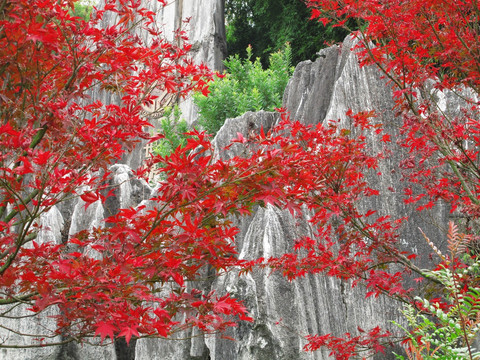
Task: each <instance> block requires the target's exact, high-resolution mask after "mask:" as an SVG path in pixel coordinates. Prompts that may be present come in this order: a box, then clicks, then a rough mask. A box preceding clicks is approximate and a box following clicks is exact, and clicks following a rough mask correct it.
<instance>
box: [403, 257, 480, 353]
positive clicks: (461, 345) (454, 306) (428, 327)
mask: <svg viewBox="0 0 480 360" xmlns="http://www.w3.org/2000/svg"><path fill="white" fill-rule="evenodd" d="M479 268H480V263H479V262H475V263H473V264H472V265H470V266H468V267H466V268H464V269H456V270H454V271H452V270H451V269H449V268H446V267H440V268H439V269H437V270H434V271H430V272H428V274H429V277H430V278H432V279H434V280H436V281H438V282H440V283H441V284H442V285H443V287H444V289H445V292H446V300H447V304H443V305H442V306H440V305H439V303H437V302H435V303H434V302H432V301H430V302H429V301H428V300H426V299H421V298H418V297H417V298H416V300H417V302H418V303H419V304H421V306H422V307H423V308H424V309H425V311H424V312H423V313H421V312H418V311H416V310H415V309H414V308H413V306H412V305H406V306H405V307H404V310H403V311H402V313H403V314H404V316H405V318H406V320H407V323H408V328H409V329H410V330H407V329H405V328H404V327H403V326H401V325H400V324H397V323H395V324H396V325H397V326H398V327H400V328H401V329H403V330H405V332H406V333H407V336H408V342H407V344H408V347H407V348H406V351H407V356H408V359H416V360H433V359H441V360H456V359H458V360H460V359H461V360H463V359H471V360H473V359H480V352H475V350H474V349H473V348H472V347H471V344H472V342H473V340H474V338H475V337H476V336H477V334H478V333H479V330H480V288H474V287H471V286H470V287H468V288H467V290H465V289H464V286H462V285H461V284H460V282H461V280H462V279H464V278H470V277H472V276H473V277H477V275H478V272H479ZM445 305H446V306H445ZM395 355H396V358H397V359H399V360H405V359H406V358H405V357H404V356H402V355H398V354H395Z"/></svg>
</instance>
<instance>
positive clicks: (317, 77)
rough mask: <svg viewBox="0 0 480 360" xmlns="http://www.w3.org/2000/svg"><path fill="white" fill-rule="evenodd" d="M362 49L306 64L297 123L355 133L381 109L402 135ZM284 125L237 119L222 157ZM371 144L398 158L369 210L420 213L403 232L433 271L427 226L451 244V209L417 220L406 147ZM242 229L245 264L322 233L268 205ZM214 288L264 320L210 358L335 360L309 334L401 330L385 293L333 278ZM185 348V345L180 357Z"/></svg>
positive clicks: (210, 341) (256, 277)
mask: <svg viewBox="0 0 480 360" xmlns="http://www.w3.org/2000/svg"><path fill="white" fill-rule="evenodd" d="M354 44H355V43H354V40H353V39H347V40H346V41H345V43H344V44H343V45H342V46H334V47H331V48H328V49H325V50H322V51H321V52H320V55H321V56H320V57H319V58H318V59H317V60H316V61H315V62H310V61H307V62H303V63H300V64H299V65H298V66H297V68H296V71H295V73H294V75H293V77H292V79H291V80H290V82H289V84H288V86H287V89H286V90H285V95H284V106H285V107H286V108H287V110H288V111H289V112H290V114H291V118H292V119H295V120H299V121H301V122H303V123H306V124H317V123H322V122H326V121H329V120H340V121H341V124H342V125H343V126H346V127H349V126H350V125H349V123H348V119H347V118H346V116H345V112H346V111H347V110H348V109H352V110H353V111H354V112H358V111H361V110H370V109H375V110H376V111H377V113H378V114H379V121H382V122H383V123H384V124H386V127H387V130H388V131H389V132H390V133H392V134H393V135H394V136H395V134H396V133H398V129H397V127H398V125H399V119H397V118H395V114H394V113H393V111H392V108H393V106H394V103H393V100H392V92H391V89H390V88H389V87H388V86H387V85H386V83H385V81H384V80H383V79H382V78H381V76H380V73H379V72H378V71H377V70H376V69H375V68H372V67H367V68H360V67H359V65H358V60H357V58H356V56H355V55H354V53H353V52H352V51H351V48H352V47H353V46H354ZM276 119H278V118H275V115H274V114H269V113H264V112H260V113H247V114H245V115H244V116H241V117H239V118H236V119H228V120H227V121H226V123H225V125H224V127H223V128H222V129H221V130H220V131H219V133H218V134H217V137H216V138H215V139H214V144H215V146H216V149H217V150H218V151H219V154H220V155H219V156H222V157H224V158H231V157H232V156H235V155H240V156H245V155H246V154H245V153H244V149H243V148H242V147H241V146H240V145H238V146H237V145H236V146H235V147H231V148H230V149H229V150H228V151H224V150H222V149H223V148H224V147H225V146H226V145H228V143H229V141H231V140H232V139H234V138H236V137H237V132H240V133H242V134H243V135H244V136H248V134H249V131H250V128H251V127H254V128H255V129H258V128H259V127H260V126H264V128H266V129H268V128H270V127H271V126H272V125H273V124H274V123H275V122H276ZM267 124H268V125H267ZM352 131H355V129H353V128H352ZM367 142H368V145H369V147H370V148H371V149H372V151H373V152H378V151H387V150H389V151H391V154H392V155H391V156H389V157H387V158H386V159H385V160H383V161H382V162H381V164H380V168H379V170H378V171H380V172H381V173H382V175H381V176H377V175H376V174H370V175H369V180H370V182H371V185H372V187H374V188H379V189H380V190H381V191H380V192H381V193H382V194H387V195H382V196H380V197H376V198H375V197H372V198H369V199H367V200H366V201H365V202H364V203H362V204H361V206H362V207H363V208H365V209H376V210H378V212H379V214H380V215H386V214H390V215H392V216H394V217H401V216H405V215H408V216H411V218H410V220H409V222H408V223H407V224H405V225H404V227H403V228H402V235H401V241H402V245H403V246H405V248H407V249H409V250H410V251H414V252H415V253H417V254H418V255H419V258H420V262H419V264H420V265H421V266H422V265H423V266H424V265H426V262H427V261H428V256H427V254H429V253H430V249H429V247H428V245H427V244H426V243H425V242H424V241H423V240H422V236H421V234H420V232H419V230H418V227H419V226H420V227H421V228H422V230H423V231H424V232H425V233H427V234H428V235H429V236H430V237H431V238H435V239H441V238H443V237H444V236H443V234H444V232H443V229H441V227H440V226H438V224H445V223H446V222H447V219H448V209H447V208H446V207H439V208H436V209H435V210H434V211H432V212H430V213H423V214H422V216H421V217H420V216H417V215H415V214H414V209H412V208H409V207H407V206H406V205H405V204H404V203H403V201H402V200H403V195H402V191H401V181H400V176H401V175H400V174H399V173H398V172H397V171H396V170H397V168H398V161H399V159H400V158H401V157H402V155H403V153H402V150H401V149H400V148H398V147H397V146H396V145H395V144H392V145H390V148H389V149H384V148H382V146H384V145H383V144H382V143H381V142H379V141H378V139H376V138H374V137H371V138H368V139H367ZM389 189H393V190H389ZM238 227H239V229H240V230H241V231H240V234H239V235H238V236H237V239H236V244H237V247H238V252H239V254H240V257H241V258H245V259H252V258H256V257H259V256H264V257H268V256H279V255H281V254H282V253H284V252H286V251H289V250H290V249H291V247H292V244H293V241H294V239H295V238H298V237H300V236H302V235H311V234H312V230H311V229H310V228H309V226H308V224H307V222H306V219H300V220H299V219H293V218H292V217H291V216H290V214H289V213H288V212H287V211H283V210H281V209H277V208H273V207H271V206H268V207H267V208H264V209H258V211H257V212H256V213H255V214H254V215H252V216H251V217H249V218H246V219H242V220H241V221H240V222H239V223H238ZM212 289H214V290H216V291H218V292H219V293H224V292H229V293H231V294H232V295H233V296H235V297H237V298H239V299H242V300H243V301H244V302H245V305H246V306H247V308H248V309H249V310H250V311H251V313H252V316H253V317H254V318H255V321H254V323H253V324H249V323H241V324H240V325H239V326H238V327H237V328H235V329H232V330H231V331H230V332H229V333H228V334H227V335H229V336H232V337H233V338H235V339H236V341H230V340H225V339H222V338H221V337H219V336H218V337H215V336H212V337H207V338H206V339H205V343H206V345H207V347H208V348H209V353H210V359H217V360H219V359H226V358H228V359H232V360H233V359H235V360H261V359H269V360H270V359H278V360H287V359H318V360H320V359H321V360H323V359H325V360H326V359H329V358H330V357H329V356H328V355H329V354H328V351H317V352H314V353H307V352H304V351H303V350H302V348H303V346H304V345H305V343H306V341H305V339H304V336H305V335H307V334H328V333H331V334H333V335H337V336H341V335H342V334H343V333H345V332H350V333H352V334H356V333H358V330H357V326H360V327H362V328H364V329H370V328H374V327H376V326H377V325H380V326H382V327H387V328H392V325H391V323H390V322H391V321H392V320H396V321H399V319H400V318H401V315H400V314H399V309H400V308H401V305H399V304H398V303H396V302H394V301H391V300H390V299H388V298H384V297H380V298H379V299H371V298H369V299H366V298H365V293H366V291H365V289H364V288H362V287H355V288H352V287H351V284H350V283H342V282H340V281H337V280H334V279H331V278H326V277H324V276H307V277H305V278H303V279H299V280H296V281H294V282H292V283H290V282H288V281H287V280H286V279H285V278H283V277H282V276H281V274H278V273H273V274H271V273H269V272H267V271H261V270H257V271H254V272H253V273H251V274H249V275H246V276H242V277H238V276H237V275H236V274H234V273H230V274H228V275H226V276H224V277H221V278H218V279H216V280H215V282H214V283H213V285H212ZM393 330H395V329H393ZM181 347H182V345H181V344H179V345H178V348H177V350H176V351H177V353H179V351H180V350H179V349H180V348H181ZM397 351H398V349H397ZM144 358H146V357H144ZM375 358H376V359H393V355H392V354H391V353H388V354H379V355H377V356H376V357H375Z"/></svg>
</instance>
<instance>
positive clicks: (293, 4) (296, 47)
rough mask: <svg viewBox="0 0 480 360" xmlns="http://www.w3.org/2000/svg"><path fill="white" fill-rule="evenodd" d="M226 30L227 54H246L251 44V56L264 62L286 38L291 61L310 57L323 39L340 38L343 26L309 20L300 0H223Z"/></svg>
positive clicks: (334, 39)
mask: <svg viewBox="0 0 480 360" xmlns="http://www.w3.org/2000/svg"><path fill="white" fill-rule="evenodd" d="M225 9H226V23H227V26H226V32H227V49H228V53H229V54H240V57H241V58H244V57H245V56H246V54H245V48H246V47H247V46H248V45H252V47H253V49H254V53H253V55H254V57H255V58H256V57H260V60H261V62H262V64H263V65H264V66H266V65H267V64H268V58H269V56H270V54H271V53H272V52H275V51H277V50H278V49H281V48H282V46H283V44H285V43H286V42H289V43H290V44H291V47H292V63H293V64H297V63H298V62H300V61H303V60H307V59H310V60H313V59H314V58H315V54H316V53H317V52H318V50H320V49H321V48H323V47H325V42H340V41H343V39H344V38H345V36H346V35H347V31H346V30H345V29H341V28H338V27H332V26H331V25H328V26H326V27H325V26H323V25H322V24H321V23H319V22H317V21H310V20H309V19H310V11H309V9H307V7H306V6H305V4H304V3H303V2H302V1H301V0H226V3H225Z"/></svg>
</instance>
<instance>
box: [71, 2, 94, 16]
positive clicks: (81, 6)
mask: <svg viewBox="0 0 480 360" xmlns="http://www.w3.org/2000/svg"><path fill="white" fill-rule="evenodd" d="M92 9H93V7H92V6H91V5H90V4H88V3H84V2H82V1H77V2H76V3H75V4H74V11H73V15H75V16H78V17H81V18H82V19H84V20H85V21H88V20H90V15H91V14H92Z"/></svg>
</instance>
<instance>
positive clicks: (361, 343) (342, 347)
mask: <svg viewBox="0 0 480 360" xmlns="http://www.w3.org/2000/svg"><path fill="white" fill-rule="evenodd" d="M358 331H359V333H361V334H362V335H359V336H352V335H351V334H349V333H345V334H344V336H343V337H342V338H338V337H335V336H331V334H327V335H322V336H319V335H309V336H307V340H308V341H309V343H308V344H307V345H305V348H304V349H305V350H306V351H315V350H318V349H319V348H321V347H326V348H327V349H329V350H330V351H331V352H330V356H334V357H335V359H337V360H348V359H350V358H351V357H353V356H358V355H359V351H360V350H362V349H363V350H364V351H371V350H373V351H374V352H375V353H378V352H382V353H383V352H384V351H385V344H382V343H381V341H382V340H384V339H386V338H388V337H390V336H391V334H390V333H389V332H388V331H386V332H382V331H381V329H380V328H379V327H376V328H374V329H372V330H370V331H369V332H368V333H365V330H363V329H362V328H360V327H359V328H358ZM367 355H370V353H368V354H367ZM365 358H366V356H365V357H363V359H365Z"/></svg>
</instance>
